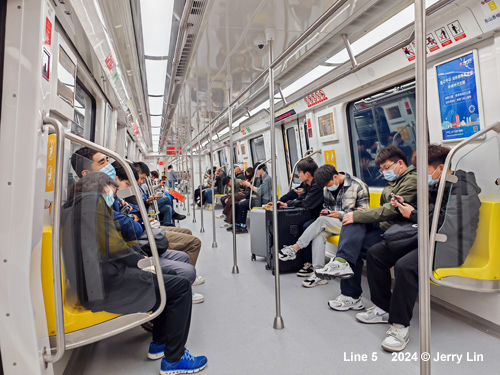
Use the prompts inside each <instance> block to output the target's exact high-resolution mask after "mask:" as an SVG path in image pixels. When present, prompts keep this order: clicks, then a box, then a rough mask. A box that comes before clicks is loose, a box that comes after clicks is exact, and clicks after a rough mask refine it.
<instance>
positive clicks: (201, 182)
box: [198, 134, 205, 233]
mask: <svg viewBox="0 0 500 375" xmlns="http://www.w3.org/2000/svg"><path fill="white" fill-rule="evenodd" d="M201 139H202V138H201V134H200V141H199V142H200V144H199V146H198V150H199V151H198V166H199V167H200V203H201V211H200V217H201V228H200V233H205V228H204V227H203V204H204V203H205V202H203V199H202V193H203V190H202V188H203V171H202V170H201Z"/></svg>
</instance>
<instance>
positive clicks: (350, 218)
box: [316, 145, 417, 311]
mask: <svg viewBox="0 0 500 375" xmlns="http://www.w3.org/2000/svg"><path fill="white" fill-rule="evenodd" d="M375 164H376V165H377V166H378V167H380V170H379V172H380V173H381V174H382V175H383V177H384V179H385V180H386V181H387V184H386V185H385V188H384V190H383V191H382V196H381V198H380V207H375V208H369V209H366V210H358V211H354V212H349V213H347V214H345V215H344V217H343V219H342V230H341V232H340V238H339V245H338V250H337V254H336V257H334V258H332V259H331V260H330V262H329V263H328V264H327V265H326V266H325V267H323V268H321V269H318V270H316V276H317V277H319V278H320V279H322V280H331V279H334V278H336V277H339V278H341V281H340V291H341V294H340V296H338V297H337V298H335V299H334V300H331V301H329V302H328V305H329V306H330V308H332V309H334V310H338V311H347V310H350V309H353V310H361V309H363V308H364V306H363V301H362V299H361V293H362V288H361V272H362V270H363V258H364V257H365V255H366V252H367V250H368V249H369V248H370V247H371V246H373V245H375V244H377V243H379V242H380V241H382V234H383V233H384V232H385V231H386V230H387V229H389V228H390V227H391V226H392V225H393V224H397V223H402V222H404V221H403V220H404V219H402V218H401V215H400V214H399V211H398V210H397V209H396V208H395V207H393V206H392V205H391V198H392V194H395V195H398V196H400V197H401V198H402V199H403V200H404V202H407V203H414V202H416V201H417V174H416V170H415V168H414V167H410V168H408V162H407V160H406V156H405V154H404V153H403V151H401V150H400V149H399V148H397V147H396V146H394V145H390V146H387V147H385V148H383V149H381V150H380V151H379V153H378V154H377V157H376V158H375Z"/></svg>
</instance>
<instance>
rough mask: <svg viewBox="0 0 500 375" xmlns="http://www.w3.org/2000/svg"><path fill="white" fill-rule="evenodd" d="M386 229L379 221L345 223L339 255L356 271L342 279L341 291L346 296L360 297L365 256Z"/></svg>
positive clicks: (341, 233) (340, 239)
mask: <svg viewBox="0 0 500 375" xmlns="http://www.w3.org/2000/svg"><path fill="white" fill-rule="evenodd" d="M384 232H385V231H384V230H383V229H381V228H380V226H379V225H378V223H374V224H356V223H355V224H348V225H343V226H342V230H341V231H340V238H339V246H338V250H337V255H336V256H337V257H339V258H344V259H345V260H347V261H348V262H349V264H350V266H351V268H352V271H353V272H354V276H353V277H351V278H350V279H342V280H340V291H341V293H342V294H343V295H344V296H348V297H352V298H359V297H360V296H361V293H363V289H362V288H361V274H362V272H363V258H366V252H367V251H368V249H369V248H370V247H372V246H373V245H375V244H377V243H379V242H381V241H382V239H383V238H382V234H384Z"/></svg>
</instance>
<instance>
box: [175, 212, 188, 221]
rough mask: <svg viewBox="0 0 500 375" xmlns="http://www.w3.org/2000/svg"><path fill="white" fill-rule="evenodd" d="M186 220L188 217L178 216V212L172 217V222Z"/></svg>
mask: <svg viewBox="0 0 500 375" xmlns="http://www.w3.org/2000/svg"><path fill="white" fill-rule="evenodd" d="M185 218H186V215H181V214H178V213H177V212H176V213H175V214H174V215H172V220H184V219H185Z"/></svg>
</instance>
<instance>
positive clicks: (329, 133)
mask: <svg viewBox="0 0 500 375" xmlns="http://www.w3.org/2000/svg"><path fill="white" fill-rule="evenodd" d="M334 111H335V109H334V108H331V107H330V108H327V109H323V110H321V111H318V112H317V113H316V121H317V123H318V128H319V137H320V139H321V141H322V142H330V141H338V140H339V134H338V131H337V127H336V126H337V124H336V118H335V113H334Z"/></svg>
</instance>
